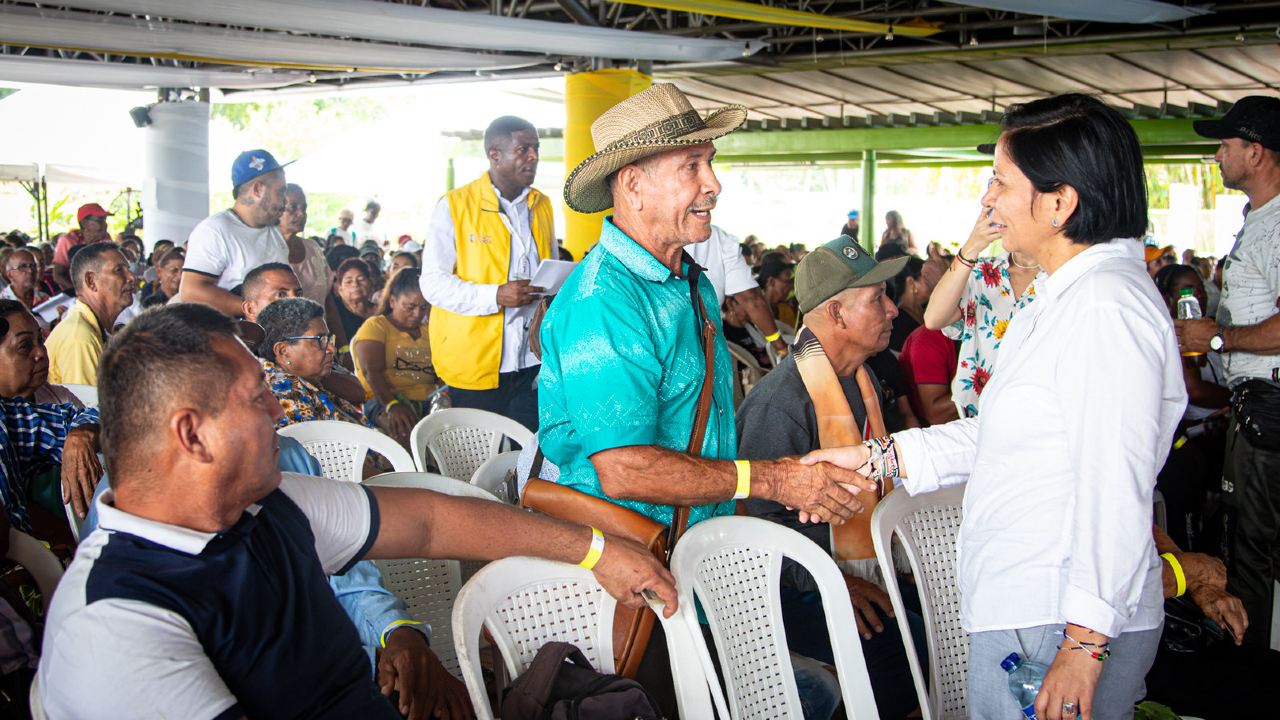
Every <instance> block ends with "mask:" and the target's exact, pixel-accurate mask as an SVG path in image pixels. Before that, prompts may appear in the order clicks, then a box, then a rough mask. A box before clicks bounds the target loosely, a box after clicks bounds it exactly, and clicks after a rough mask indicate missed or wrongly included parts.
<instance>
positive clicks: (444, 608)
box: [365, 472, 500, 678]
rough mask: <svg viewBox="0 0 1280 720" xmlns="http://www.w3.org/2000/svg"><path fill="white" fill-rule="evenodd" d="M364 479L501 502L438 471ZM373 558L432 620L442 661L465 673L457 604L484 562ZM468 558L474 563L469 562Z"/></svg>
mask: <svg viewBox="0 0 1280 720" xmlns="http://www.w3.org/2000/svg"><path fill="white" fill-rule="evenodd" d="M365 484H366V485H368V486H369V487H405V488H420V489H424V490H434V491H435V492H438V493H443V494H445V495H453V496H456V497H472V498H479V499H481V500H492V501H494V502H500V501H499V500H498V498H496V497H494V496H493V495H491V494H489V493H487V492H485V491H484V490H481V489H480V488H478V487H475V486H474V485H469V484H467V483H464V482H462V481H461V480H454V479H453V478H447V477H444V476H443V475H436V474H434V473H420V472H390V473H383V474H382V475H375V476H373V477H371V478H369V479H368V480H367V481H366V482H365ZM374 564H375V565H377V566H378V570H380V571H381V572H382V581H383V583H384V584H385V585H386V588H387V589H388V590H390V591H391V592H392V593H394V594H395V596H396V597H398V598H400V599H401V600H403V601H404V604H405V605H406V606H408V608H409V614H410V615H412V616H413V619H414V620H417V621H418V622H423V623H426V624H428V625H430V626H431V647H432V648H433V649H434V650H435V653H436V657H438V658H440V664H441V665H444V667H445V669H446V670H448V671H449V672H450V673H451V674H452V675H453V676H454V677H459V678H460V677H461V675H460V674H459V670H458V658H457V657H456V656H455V655H454V652H453V619H452V612H453V604H454V602H455V600H456V599H457V597H458V591H459V590H461V589H462V583H463V582H464V580H465V579H466V577H468V576H470V575H471V574H473V573H474V572H475V571H476V570H478V569H479V567H480V566H482V565H483V563H474V564H473V563H462V562H460V561H458V560H431V559H427V558H404V559H396V560H375V561H374ZM464 564H466V565H474V567H470V568H464V567H463V565H464Z"/></svg>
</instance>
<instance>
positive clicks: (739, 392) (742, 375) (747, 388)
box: [724, 340, 765, 408]
mask: <svg viewBox="0 0 1280 720" xmlns="http://www.w3.org/2000/svg"><path fill="white" fill-rule="evenodd" d="M724 344H725V345H727V346H728V347H729V354H730V355H732V356H733V361H734V370H735V374H734V378H733V379H734V381H735V382H734V383H733V406H734V407H735V408H737V407H738V406H739V405H741V404H742V401H743V400H744V399H746V397H747V395H748V394H749V393H750V392H751V391H752V390H753V389H755V386H756V383H758V382H760V379H761V378H763V377H764V374H765V369H764V368H762V367H760V362H759V361H758V360H756V356H755V355H752V354H751V351H750V350H747V349H746V348H744V347H742V346H741V345H739V344H738V343H735V342H729V341H727V340H726V341H725V343H724Z"/></svg>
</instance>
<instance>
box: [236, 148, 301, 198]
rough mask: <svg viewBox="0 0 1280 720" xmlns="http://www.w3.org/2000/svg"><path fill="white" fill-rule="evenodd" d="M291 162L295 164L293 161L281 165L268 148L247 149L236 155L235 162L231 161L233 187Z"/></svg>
mask: <svg viewBox="0 0 1280 720" xmlns="http://www.w3.org/2000/svg"><path fill="white" fill-rule="evenodd" d="M291 164H293V161H289V162H287V163H285V164H284V165H281V164H280V163H278V162H276V159H275V157H274V156H273V155H272V154H271V153H269V152H267V151H266V150H262V149H258V150H245V151H244V152H242V153H240V154H239V155H237V156H236V161H235V162H233V163H231V187H233V188H238V187H240V186H241V185H243V184H245V183H247V182H249V181H250V180H253V179H254V178H256V177H258V176H260V175H265V174H267V173H269V172H271V171H272V170H279V169H281V168H283V167H285V166H287V165H291Z"/></svg>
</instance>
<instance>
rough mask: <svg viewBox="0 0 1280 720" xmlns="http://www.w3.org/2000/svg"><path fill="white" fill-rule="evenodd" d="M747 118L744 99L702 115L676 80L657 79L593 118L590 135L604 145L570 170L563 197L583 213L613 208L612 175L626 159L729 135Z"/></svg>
mask: <svg viewBox="0 0 1280 720" xmlns="http://www.w3.org/2000/svg"><path fill="white" fill-rule="evenodd" d="M746 119H747V110H746V108H744V107H742V106H741V105H729V106H726V107H722V108H720V109H718V110H714V111H712V112H711V113H710V114H709V115H707V116H706V117H705V118H703V117H702V116H701V115H699V114H698V111H697V110H694V109H693V106H692V105H690V104H689V98H687V97H685V95H684V93H682V92H680V90H679V89H678V88H677V87H676V86H675V85H672V84H670V83H658V84H656V85H652V86H650V87H649V89H647V90H645V91H644V92H642V93H639V94H638V95H633V96H631V97H629V98H627V99H626V100H623V101H622V102H620V103H618V104H617V105H614V106H613V107H612V108H609V109H608V110H607V111H605V113H604V114H603V115H601V116H600V117H598V118H596V121H595V122H593V123H591V139H592V140H593V141H594V142H595V146H596V147H597V148H599V149H598V150H597V151H596V152H595V154H593V155H591V156H590V157H588V158H587V159H586V160H583V161H582V162H580V163H578V167H576V168H574V169H573V172H571V173H569V179H568V180H565V182H564V201H565V202H566V203H567V204H568V205H569V207H571V208H573V209H574V210H577V211H578V212H580V213H594V212H600V211H601V210H608V209H609V208H611V207H613V194H612V193H611V192H610V191H609V182H608V181H609V176H610V175H612V174H613V173H615V172H617V171H618V169H619V168H621V167H622V166H623V165H627V164H629V163H633V162H635V161H637V160H639V159H641V158H645V157H648V156H650V155H657V154H658V153H661V152H665V151H667V150H671V149H672V148H678V147H683V146H686V145H698V144H700V143H705V142H710V141H712V140H715V139H716V138H719V137H724V136H725V135H728V134H729V133H731V132H733V131H734V130H737V129H738V128H739V127H741V126H742V123H743V121H745V120H746Z"/></svg>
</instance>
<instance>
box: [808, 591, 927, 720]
mask: <svg viewBox="0 0 1280 720" xmlns="http://www.w3.org/2000/svg"><path fill="white" fill-rule="evenodd" d="M899 587H900V588H902V592H903V602H904V603H905V604H907V605H908V606H911V605H913V604H914V605H915V607H916V608H918V607H919V601H918V599H917V598H916V596H915V592H914V590H915V586H914V585H912V584H911V583H910V582H909V581H907V582H900V583H899ZM876 612H878V613H879V614H880V622H881V623H882V624H883V625H884V631H883V632H879V633H876V632H873V633H872V634H871V639H870V640H862V657H863V659H864V660H866V663H867V675H868V676H869V677H870V679H871V691H872V692H873V693H874V694H875V696H876V707H877V708H879V710H880V717H881V718H883V719H884V720H900V719H901V718H904V717H906V716H907V715H908V714H909V713H910V712H911V711H912V710H915V709H916V708H917V707H919V705H920V698H919V697H918V696H917V695H916V686H915V681H914V680H913V679H912V677H911V666H910V665H909V664H908V663H907V649H906V646H905V645H904V644H903V643H902V633H901V632H900V631H899V629H898V621H897V620H895V619H894V618H891V617H889V616H888V615H885V614H884V613H883V612H881V611H880V610H879V609H878V608H877V610H876ZM907 613H908V615H907V617H908V621H909V622H910V623H911V626H912V635H917V634H918V635H919V639H918V640H915V641H914V643H913V644H914V645H915V647H916V648H917V652H916V656H917V657H919V658H920V667H921V669H922V670H923V672H924V674H925V677H928V674H929V653H928V650H927V649H926V646H925V637H924V620H923V619H922V618H921V617H920V615H919V614H918V612H913V611H911V610H910V609H908V611H907ZM782 623H783V626H784V627H785V628H786V630H787V645H789V646H790V647H791V650H792V651H793V652H797V653H800V654H801V655H806V656H808V657H811V658H813V659H814V660H818V661H820V662H824V663H827V664H829V665H830V664H834V663H835V656H834V654H833V653H832V651H831V635H830V634H829V633H828V632H827V620H826V615H825V614H824V613H823V609H822V598H821V597H820V596H819V595H818V593H802V592H800V591H798V590H795V589H794V588H790V587H786V586H784V587H783V588H782ZM848 632H851V633H857V632H858V629H857V628H852V627H851V628H848ZM913 640H914V638H913Z"/></svg>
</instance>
